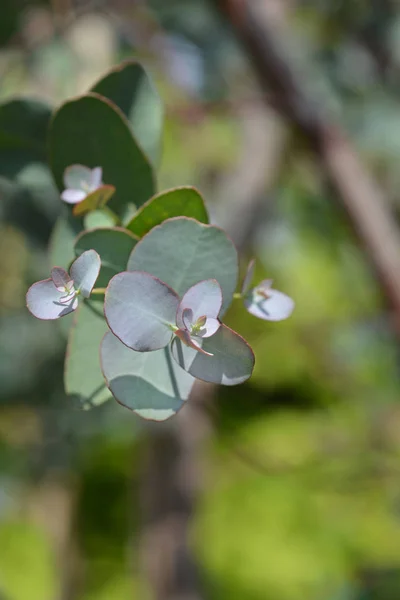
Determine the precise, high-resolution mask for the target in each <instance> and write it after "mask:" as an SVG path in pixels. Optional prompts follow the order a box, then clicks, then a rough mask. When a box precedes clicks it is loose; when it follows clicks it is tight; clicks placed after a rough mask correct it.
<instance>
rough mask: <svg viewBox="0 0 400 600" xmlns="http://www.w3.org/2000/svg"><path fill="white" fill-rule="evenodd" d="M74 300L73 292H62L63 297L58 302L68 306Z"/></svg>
mask: <svg viewBox="0 0 400 600" xmlns="http://www.w3.org/2000/svg"><path fill="white" fill-rule="evenodd" d="M74 298H76V291H75V290H74V291H73V292H67V293H65V292H64V295H63V296H62V297H61V298H60V302H61V304H69V303H70V302H71V300H73V299H74Z"/></svg>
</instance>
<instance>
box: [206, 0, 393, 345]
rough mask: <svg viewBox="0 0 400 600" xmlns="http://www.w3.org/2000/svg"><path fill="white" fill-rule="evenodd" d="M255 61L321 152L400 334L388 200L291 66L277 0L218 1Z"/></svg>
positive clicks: (264, 81)
mask: <svg viewBox="0 0 400 600" xmlns="http://www.w3.org/2000/svg"><path fill="white" fill-rule="evenodd" d="M216 3H217V6H218V8H219V9H220V11H221V12H222V14H223V15H224V16H225V17H226V18H227V19H228V20H229V22H230V23H231V25H232V26H233V28H234V30H235V31H236V33H237V35H238V37H239V39H240V40H241V42H242V43H243V46H244V48H245V50H246V52H247V54H248V56H249V58H250V60H251V62H252V65H253V67H254V70H255V72H256V74H257V76H258V79H259V82H260V85H261V87H262V88H263V89H265V90H266V91H267V92H268V93H269V94H271V93H272V95H273V97H274V101H273V103H274V106H275V107H276V108H277V109H278V110H279V111H280V113H281V114H282V115H284V116H285V117H286V118H287V119H289V120H290V121H291V122H292V124H294V125H296V126H297V127H298V128H299V129H300V130H301V132H302V133H303V134H304V136H305V137H306V139H307V140H308V142H309V146H310V148H311V149H312V150H313V151H314V152H315V153H316V155H317V158H318V159H319V161H320V163H321V166H322V168H323V170H324V172H325V175H326V176H327V178H328V180H329V182H330V183H331V185H332V186H333V188H334V190H335V191H336V193H337V199H338V201H339V202H340V203H341V205H342V206H343V208H344V209H345V211H346V213H347V215H348V219H349V221H350V223H351V224H352V226H353V227H354V229H355V230H356V232H357V233H358V236H359V238H360V240H361V241H362V243H363V245H364V248H365V250H366V252H367V254H368V257H369V259H370V261H371V263H372V265H373V266H374V268H375V270H376V273H377V275H378V278H379V280H380V281H381V283H382V286H383V288H384V290H385V292H386V296H387V298H388V300H389V302H390V304H391V305H392V307H393V309H394V311H395V315H396V330H397V333H398V334H399V333H400V238H399V231H398V227H397V224H396V223H395V219H394V216H393V214H392V213H391V210H390V208H389V205H388V203H387V201H386V198H385V196H384V194H383V192H382V190H381V189H380V188H379V186H378V185H377V183H376V182H375V181H374V179H373V178H372V177H371V175H370V173H369V172H368V170H367V169H366V167H365V166H364V164H363V163H362V161H361V160H360V158H359V157H358V155H357V153H356V151H355V150H354V148H353V146H352V144H351V142H350V141H349V140H348V138H347V136H346V134H345V132H344V131H343V130H342V128H341V126H340V124H338V123H336V122H335V121H334V120H333V119H332V118H331V116H330V115H329V113H328V112H327V111H326V110H325V109H324V107H323V106H321V103H320V102H319V101H318V100H317V99H316V98H315V97H313V96H312V94H311V92H310V90H309V89H308V86H307V81H306V78H305V77H304V74H302V73H299V72H298V70H297V69H296V66H295V65H293V64H292V62H291V59H290V55H289V52H287V51H286V50H287V49H286V47H285V44H284V40H285V38H286V37H287V36H290V31H288V29H287V27H286V24H285V23H284V21H283V19H282V18H281V17H282V15H279V17H278V18H277V17H276V11H275V10H271V7H273V5H274V4H275V2H274V1H273V0H252V1H251V2H249V1H246V0H216Z"/></svg>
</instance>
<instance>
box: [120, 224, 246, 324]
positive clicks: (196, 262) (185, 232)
mask: <svg viewBox="0 0 400 600" xmlns="http://www.w3.org/2000/svg"><path fill="white" fill-rule="evenodd" d="M128 270H129V271H136V270H140V271H146V272H147V273H151V274H152V275H154V276H155V277H158V278H159V279H161V280H162V281H165V283H167V285H169V286H171V287H172V288H173V289H174V290H175V291H176V292H177V293H178V294H179V295H183V294H184V293H185V292H186V291H187V290H188V289H189V288H190V287H191V286H192V285H194V284H196V283H198V282H199V281H202V280H204V279H216V280H217V281H218V283H219V284H220V286H221V289H222V298H223V302H222V308H221V312H220V316H221V315H223V314H224V312H225V311H226V310H227V308H228V307H229V305H230V303H231V302H232V297H233V292H234V291H235V289H236V284H237V276H238V255H237V251H236V248H235V246H234V245H233V243H232V241H231V240H230V239H229V238H228V236H227V235H226V233H225V232H224V231H222V229H220V228H219V227H214V226H213V225H204V224H203V223H199V222H198V221H195V220H194V219H188V218H187V217H180V218H174V219H168V220H167V221H165V222H164V223H162V224H161V225H158V226H157V227H154V229H152V230H151V231H150V232H149V233H148V234H146V235H145V236H144V237H143V238H142V239H141V240H140V241H139V242H138V243H137V244H136V246H135V248H134V249H133V252H132V254H131V256H130V259H129V262H128ZM199 316H200V315H199Z"/></svg>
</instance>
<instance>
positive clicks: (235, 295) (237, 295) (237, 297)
mask: <svg viewBox="0 0 400 600" xmlns="http://www.w3.org/2000/svg"><path fill="white" fill-rule="evenodd" d="M242 298H243V295H242V294H241V293H240V292H235V293H234V294H233V299H234V300H241V299H242Z"/></svg>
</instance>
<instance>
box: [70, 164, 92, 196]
mask: <svg viewBox="0 0 400 600" xmlns="http://www.w3.org/2000/svg"><path fill="white" fill-rule="evenodd" d="M91 180H92V169H89V167H85V166H84V165H71V166H70V167H67V168H66V169H65V171H64V185H65V187H66V188H72V189H75V190H81V189H83V186H85V185H86V187H88V188H89V186H90V183H91Z"/></svg>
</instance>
